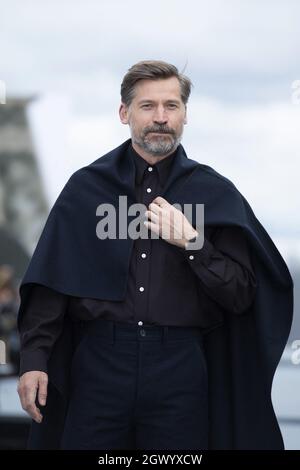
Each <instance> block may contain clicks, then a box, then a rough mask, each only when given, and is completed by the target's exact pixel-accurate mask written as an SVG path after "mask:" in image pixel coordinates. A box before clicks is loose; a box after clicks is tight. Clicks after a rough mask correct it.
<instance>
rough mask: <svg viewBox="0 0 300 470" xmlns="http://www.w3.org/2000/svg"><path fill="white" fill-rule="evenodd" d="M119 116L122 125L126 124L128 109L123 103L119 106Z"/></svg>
mask: <svg viewBox="0 0 300 470" xmlns="http://www.w3.org/2000/svg"><path fill="white" fill-rule="evenodd" d="M119 116H120V120H121V122H122V124H128V108H127V106H126V105H125V104H124V103H121V104H120V108H119Z"/></svg>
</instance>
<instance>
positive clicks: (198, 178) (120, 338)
mask: <svg viewBox="0 0 300 470" xmlns="http://www.w3.org/2000/svg"><path fill="white" fill-rule="evenodd" d="M190 88H191V82H190V80H189V79H188V78H187V77H185V76H184V75H182V74H180V73H179V72H178V70H177V68H176V67H175V66H173V65H171V64H168V63H165V62H162V61H143V62H139V63H137V64H135V65H133V66H132V67H131V68H130V69H129V71H128V72H127V74H126V75H125V77H124V79H123V83H122V86H121V98H122V102H121V105H120V110H119V113H120V119H121V122H122V123H123V124H126V125H129V127H130V131H131V139H129V140H127V141H126V142H124V143H123V144H122V145H120V146H119V147H118V148H116V149H114V150H113V151H111V152H109V153H108V154H106V155H104V156H102V157H101V158H99V159H98V160H96V161H95V162H94V163H92V164H90V165H88V166H87V167H85V168H82V169H81V170H78V171H77V172H76V173H74V174H73V175H72V177H71V178H70V180H69V181H68V182H67V184H66V186H65V188H64V189H63V191H62V193H61V194H60V196H59V198H58V200H57V201H56V203H55V205H54V207H53V209H52V211H51V213H50V215H49V218H48V221H47V224H46V226H45V228H44V231H43V233H42V235H41V238H40V240H39V243H38V246H37V248H36V250H35V253H34V255H33V258H32V260H31V263H30V265H29V268H28V270H27V272H26V275H25V277H24V279H23V282H22V285H21V289H20V295H21V306H20V312H19V329H20V335H21V366H20V383H19V388H18V391H19V395H20V399H21V403H22V406H23V408H24V409H25V410H26V411H27V412H28V413H29V414H30V416H31V417H32V418H33V422H32V432H31V438H30V444H29V446H30V447H31V448H36V449H38V448H61V449H126V448H127V449H173V450H177V449H265V448H269V449H280V448H283V442H282V437H281V434H280V431H279V427H278V423H277V421H276V417H275V414H274V410H273V407H272V402H271V384H272V379H273V376H274V372H275V369H276V367H277V364H278V362H279V359H280V356H281V354H282V351H283V348H284V346H285V344H286V341H287V337H288V333H289V330H290V326H291V319H292V289H293V283H292V280H291V277H290V274H289V271H288V269H287V267H286V265H285V263H284V261H283V259H282V258H281V256H280V254H279V253H278V251H277V249H276V247H275V246H274V244H273V242H272V241H271V239H270V237H269V236H268V234H267V233H266V232H265V230H264V229H263V227H262V226H261V224H260V223H259V221H258V220H257V219H256V218H255V216H254V214H253V212H252V210H251V208H250V206H249V204H248V203H247V201H246V200H245V199H244V198H243V196H242V195H241V194H240V193H239V192H238V190H237V189H236V188H235V186H234V185H233V184H232V183H231V182H230V181H229V180H228V179H226V178H224V177H223V176H221V175H220V174H218V173H217V172H215V171H214V170H213V169H212V168H210V167H208V166H206V165H203V164H199V163H197V162H196V161H194V160H191V159H188V158H187V156H186V154H185V152H184V149H183V147H182V145H181V144H180V141H181V137H182V133H183V127H184V125H185V124H186V123H187V117H186V116H187V114H186V111H187V101H188V98H189V94H190ZM120 195H123V196H126V197H127V200H128V202H129V207H133V206H134V204H135V203H142V204H144V205H145V207H146V209H147V210H145V218H146V220H144V222H145V223H144V227H143V224H142V223H140V225H138V227H139V229H140V231H139V232H138V235H139V236H138V237H135V236H134V237H130V236H128V234H126V236H120V231H119V233H118V234H117V236H114V235H115V234H116V233H117V232H116V226H115V225H114V224H112V226H113V230H112V232H113V236H111V237H105V236H104V235H105V234H104V235H103V220H104V221H105V222H107V223H108V225H110V223H111V222H112V220H111V219H112V217H110V218H108V220H107V221H106V220H105V219H102V220H101V221H100V222H98V224H97V221H98V219H97V216H100V215H102V216H103V215H104V209H106V210H107V211H108V212H109V211H110V209H111V208H112V209H116V211H118V217H117V221H118V223H119V227H118V228H119V229H120V226H121V225H122V223H123V222H124V216H125V215H127V214H125V209H124V206H123V205H122V204H121V203H120V199H119V196H120ZM175 204H180V205H181V207H183V206H184V204H190V205H192V208H193V210H192V214H190V217H187V216H186V215H185V214H184V212H183V211H182V210H180V208H177V207H175ZM199 204H204V210H205V220H204V222H205V226H204V230H203V227H202V226H201V225H202V224H201V223H200V222H199V220H198V218H197V211H196V212H195V209H196V206H197V205H199ZM103 208H104V209H103ZM112 213H113V211H112ZM129 213H130V211H129V212H128V214H129ZM131 215H132V214H131ZM131 222H132V221H131ZM126 227H127V228H128V229H129V227H130V224H129V223H128V221H127V220H126ZM95 228H96V230H95ZM121 228H122V227H121ZM123 229H124V224H123ZM110 230H111V228H110ZM128 232H129V230H128ZM108 233H110V235H111V232H108ZM166 234H167V236H165V235H166ZM145 235H147V236H145ZM201 237H202V239H203V246H202V243H200V246H199V244H198V245H197V242H198V241H199V240H200V238H201Z"/></svg>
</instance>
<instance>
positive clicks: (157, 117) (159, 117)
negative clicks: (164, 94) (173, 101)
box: [153, 106, 168, 124]
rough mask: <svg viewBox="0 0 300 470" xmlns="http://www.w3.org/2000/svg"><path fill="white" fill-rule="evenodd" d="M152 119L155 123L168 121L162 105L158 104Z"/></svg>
mask: <svg viewBox="0 0 300 470" xmlns="http://www.w3.org/2000/svg"><path fill="white" fill-rule="evenodd" d="M153 121H154V122H155V123H157V124H166V123H167V122H168V118H167V115H166V112H165V109H164V107H163V106H158V107H157V108H156V110H155V114H154V116H153Z"/></svg>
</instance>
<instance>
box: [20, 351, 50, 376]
mask: <svg viewBox="0 0 300 470" xmlns="http://www.w3.org/2000/svg"><path fill="white" fill-rule="evenodd" d="M47 362H48V361H47V357H46V355H45V353H44V352H43V351H41V350H40V349H37V350H35V351H23V352H22V351H21V352H20V369H19V377H21V375H23V374H25V372H31V371H34V370H39V371H41V372H46V373H47V371H48V368H47Z"/></svg>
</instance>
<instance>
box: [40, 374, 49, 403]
mask: <svg viewBox="0 0 300 470" xmlns="http://www.w3.org/2000/svg"><path fill="white" fill-rule="evenodd" d="M47 388H48V378H47V376H46V374H45V376H43V377H41V378H40V379H39V392H38V400H39V404H40V405H42V406H45V405H46V401H47Z"/></svg>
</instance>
